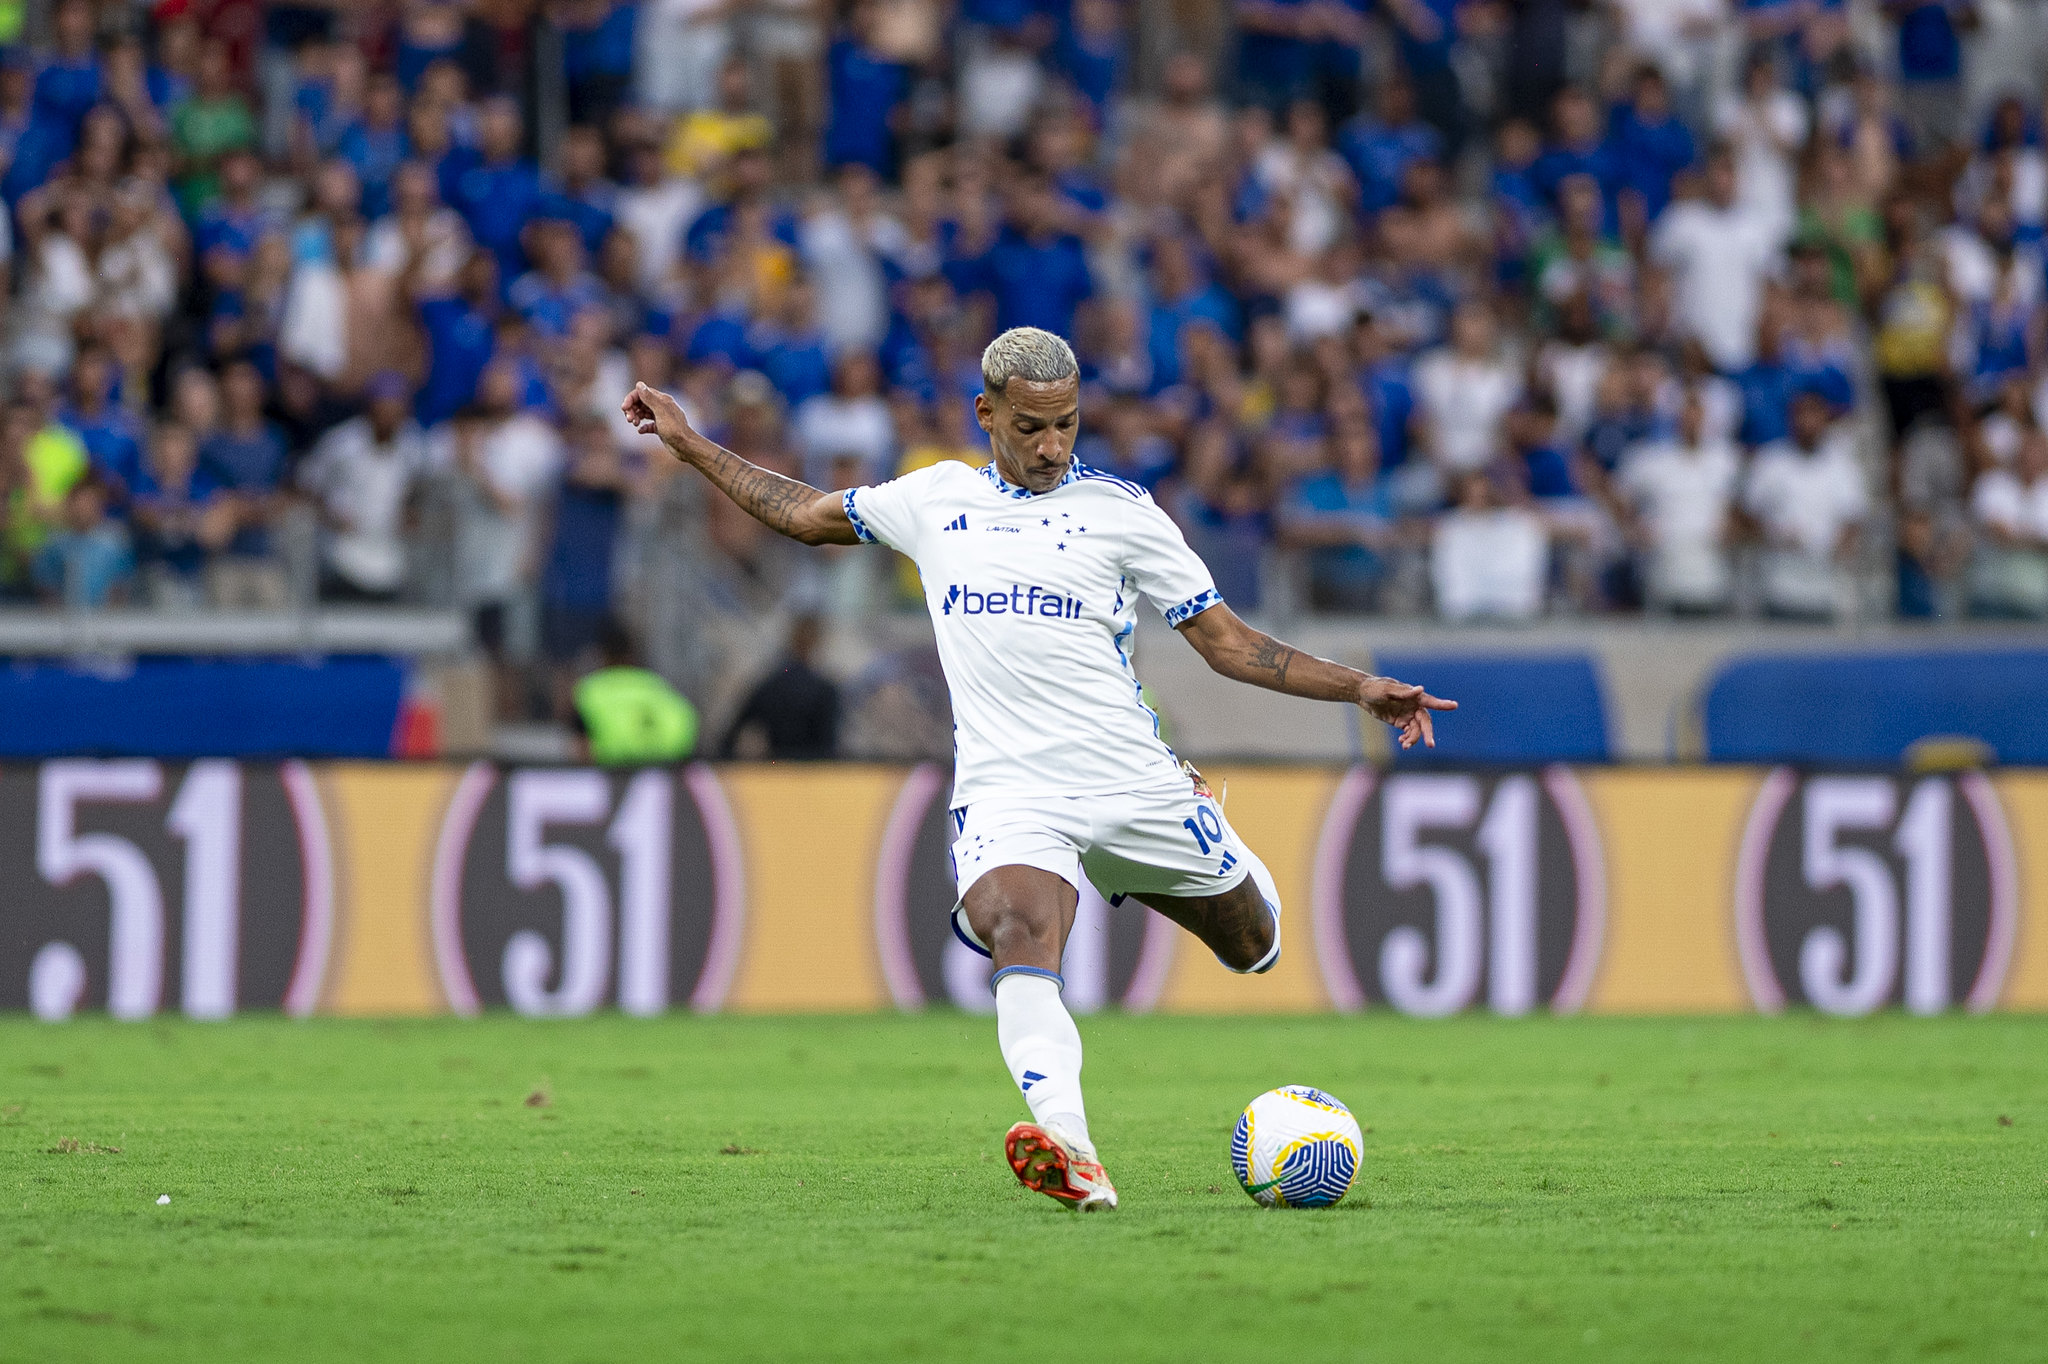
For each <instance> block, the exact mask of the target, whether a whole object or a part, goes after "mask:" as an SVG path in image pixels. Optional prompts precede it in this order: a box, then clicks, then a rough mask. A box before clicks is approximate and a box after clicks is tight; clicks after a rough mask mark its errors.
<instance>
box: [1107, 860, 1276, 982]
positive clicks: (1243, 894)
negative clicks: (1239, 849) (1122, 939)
mask: <svg viewBox="0 0 2048 1364" xmlns="http://www.w3.org/2000/svg"><path fill="white" fill-rule="evenodd" d="M1260 879H1261V878H1259V877H1256V876H1254V875H1252V874H1251V873H1249V872H1247V874H1246V875H1245V878H1244V879H1243V880H1242V881H1239V882H1238V883H1237V885H1235V886H1234V887H1232V888H1231V889H1229V890H1226V891H1222V892H1220V893H1218V894H1215V895H1161V894H1156V893H1154V894H1137V893H1134V894H1133V895H1132V896H1131V898H1132V899H1133V900H1136V901H1137V902H1138V903H1139V904H1142V905H1146V906H1148V907H1150V908H1152V909H1156V910H1158V911H1159V912H1160V913H1161V914H1163V915H1165V916H1166V917H1167V918H1169V919H1171V920H1173V922H1175V923H1177V924H1179V925H1180V926H1181V927H1182V928H1185V929H1186V930H1188V932H1190V933H1192V934H1194V935H1195V936H1196V937H1198V938H1200V939H1201V940H1202V945H1203V946H1205V947H1207V948H1208V949H1209V950H1210V951H1211V952H1214V953H1215V954H1216V959H1217V960H1218V961H1220V962H1222V963H1223V964H1224V965H1225V966H1227V967H1229V968H1230V969H1231V970H1233V971H1237V972H1240V973H1263V972H1265V971H1269V970H1271V969H1272V967H1273V964H1274V963H1275V962H1277V961H1279V960H1280V910H1279V905H1280V897H1279V895H1278V894H1277V893H1274V892H1273V891H1272V888H1271V885H1270V883H1268V884H1267V885H1266V886H1261V885H1260V884H1259V880H1260ZM1269 897H1270V898H1269Z"/></svg>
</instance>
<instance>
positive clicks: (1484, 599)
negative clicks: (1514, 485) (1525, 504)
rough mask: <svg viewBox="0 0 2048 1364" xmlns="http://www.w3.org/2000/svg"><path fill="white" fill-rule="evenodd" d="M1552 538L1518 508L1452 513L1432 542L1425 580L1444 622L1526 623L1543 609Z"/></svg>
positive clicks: (1528, 513) (1440, 524)
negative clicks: (1488, 620)
mask: <svg viewBox="0 0 2048 1364" xmlns="http://www.w3.org/2000/svg"><path fill="white" fill-rule="evenodd" d="M1549 563H1550V534H1549V532H1548V531H1546V530H1545V529H1544V526H1543V518H1542V517H1540V516H1538V515H1536V513H1534V512H1532V511H1528V510H1526V509H1524V508H1521V507H1499V508H1494V509H1492V510H1488V511H1465V510H1453V511H1449V512H1446V513H1444V515H1443V516H1442V517H1440V518H1438V520H1437V523H1436V527H1435V530H1434V532H1433V534H1432V535H1431V538H1430V558H1429V576H1430V581H1431V584H1432V585H1433V586H1434V588H1435V589H1436V609H1437V614H1438V615H1440V616H1442V617H1443V618H1444V619H1446V620H1473V619H1476V618H1480V617H1494V618H1497V619H1506V620H1529V619H1531V618H1533V617H1534V616H1535V615H1536V613H1537V612H1539V611H1541V610H1542V609H1543V584H1544V580H1545V578H1546V576H1547V573H1548V569H1549Z"/></svg>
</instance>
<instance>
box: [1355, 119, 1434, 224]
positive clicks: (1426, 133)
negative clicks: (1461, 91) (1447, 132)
mask: <svg viewBox="0 0 2048 1364" xmlns="http://www.w3.org/2000/svg"><path fill="white" fill-rule="evenodd" d="M1337 150H1338V152H1339V153H1340V154H1341V155H1342V156H1343V157H1344V160H1345V161H1346V162H1347V163H1348V164H1349V165H1350V167H1351V174H1352V175H1353V176H1354V177H1355V178H1356V179H1357V181H1358V191H1359V197H1360V199H1361V200H1362V201H1363V202H1364V205H1365V211H1366V212H1368V213H1377V212H1379V211H1380V210H1381V209H1383V208H1387V207H1390V206H1392V205H1393V204H1396V203H1399V202H1400V199H1401V177H1402V176H1403V175H1405V174H1406V173H1407V171H1408V167H1409V166H1411V165H1413V164H1414V163H1415V162H1417V161H1434V160H1436V159H1437V158H1438V157H1440V156H1442V155H1443V150H1444V137H1443V134H1442V133H1440V132H1438V131H1437V130H1436V129H1434V128H1432V127H1430V126H1429V125H1428V124H1427V123H1423V122H1421V121H1420V120H1418V121H1416V122H1414V123H1410V124H1408V125H1406V126H1405V127H1400V128H1389V127H1388V126H1386V125H1385V124H1383V123H1378V122H1375V121H1372V120H1369V119H1355V120H1353V121H1352V122H1350V123H1347V124H1346V125H1345V126H1344V131H1343V132H1342V133H1341V134H1339V136H1338V139H1337Z"/></svg>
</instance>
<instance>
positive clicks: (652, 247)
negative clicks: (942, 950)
mask: <svg viewBox="0 0 2048 1364" xmlns="http://www.w3.org/2000/svg"><path fill="white" fill-rule="evenodd" d="M703 207H704V191H703V190H702V189H700V188H698V185H697V182H696V181H695V180H691V179H688V178H687V177H684V176H680V175H671V176H668V177H666V178H664V179H661V180H657V181H655V182H654V183H653V184H651V185H628V186H626V187H625V188H624V189H622V190H620V191H619V197H618V200H617V202H616V203H615V204H614V206H613V210H612V217H613V218H614V220H615V221H616V222H617V223H618V225H619V226H620V227H623V228H625V229H626V230H627V231H628V232H631V233H632V234H633V244H634V246H635V248H637V249H636V252H635V255H636V257H637V259H638V265H637V266H636V267H635V269H634V272H633V273H634V281H635V283H637V284H638V285H639V287H640V292H642V293H644V294H648V295H653V296H659V295H660V294H661V293H662V292H663V291H664V289H665V288H666V286H667V283H668V279H669V276H670V275H672V274H674V273H675V268H676V262H677V261H678V260H679V259H681V257H682V254H683V233H685V232H686V231H688V230H689V227H690V224H691V223H693V222H695V221H696V220H697V214H698V213H699V212H701V211H702V210H703Z"/></svg>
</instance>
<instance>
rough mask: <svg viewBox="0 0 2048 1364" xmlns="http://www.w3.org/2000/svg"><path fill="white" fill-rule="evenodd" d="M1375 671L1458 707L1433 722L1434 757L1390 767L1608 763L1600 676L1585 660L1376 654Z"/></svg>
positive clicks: (1419, 751)
mask: <svg viewBox="0 0 2048 1364" xmlns="http://www.w3.org/2000/svg"><path fill="white" fill-rule="evenodd" d="M1374 666H1375V667H1377V668H1378V669H1379V671H1381V672H1383V673H1385V674H1386V675H1388V676H1389V677H1398V678H1400V679H1401V680H1402V681H1403V682H1419V683H1421V684H1422V685H1423V686H1425V687H1427V688H1429V690H1430V692H1431V693H1432V694H1433V695H1436V696H1447V697H1450V698H1451V699H1452V700H1454V701H1456V702H1457V703H1458V706H1459V709H1458V710H1457V711H1456V712H1455V713H1454V714H1451V715H1448V716H1441V717H1439V718H1438V721H1437V727H1436V744H1437V746H1436V747H1435V748H1434V749H1430V750H1425V749H1423V748H1420V747H1418V748H1414V749H1411V750H1409V751H1407V752H1401V751H1400V750H1399V749H1396V750H1395V752H1396V754H1397V759H1396V760H1397V761H1400V762H1404V763H1412V762H1459V763H1475V762H1476V763H1532V762H1601V761H1604V760H1605V759H1606V758H1607V756H1608V749H1607V708H1606V705H1605V702H1604V698H1603V694H1602V691H1601V687H1600V673H1599V670H1598V668H1597V667H1596V666H1595V664H1594V662H1593V659H1592V658H1591V657H1590V656H1588V655H1586V654H1507V655H1493V656H1474V655H1470V654H1409V653H1382V654H1377V655H1375V662H1374Z"/></svg>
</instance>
